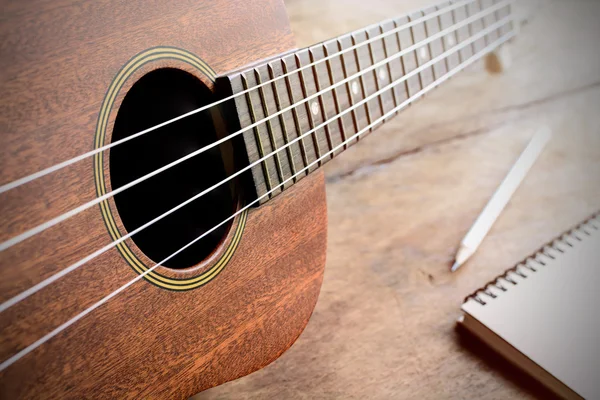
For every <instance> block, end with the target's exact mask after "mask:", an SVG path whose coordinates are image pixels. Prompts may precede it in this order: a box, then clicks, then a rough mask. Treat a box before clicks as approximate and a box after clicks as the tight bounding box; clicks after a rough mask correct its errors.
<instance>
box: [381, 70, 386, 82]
mask: <svg viewBox="0 0 600 400" xmlns="http://www.w3.org/2000/svg"><path fill="white" fill-rule="evenodd" d="M385 76H386V73H385V69H383V68H381V69H380V70H379V79H381V80H384V79H385Z"/></svg>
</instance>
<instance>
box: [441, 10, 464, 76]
mask: <svg viewBox="0 0 600 400" xmlns="http://www.w3.org/2000/svg"><path fill="white" fill-rule="evenodd" d="M449 5H450V3H444V4H442V5H440V6H439V8H445V7H448V6H449ZM453 16H454V11H453V10H452V11H450V12H445V13H443V14H442V15H440V17H439V23H440V30H442V31H443V30H446V29H448V28H450V27H452V25H454V24H455V22H454V18H453ZM457 44H458V36H457V34H456V31H453V32H451V33H449V34H447V35H446V36H445V37H444V40H443V41H442V45H443V48H444V52H446V51H448V50H451V49H452V48H453V47H455V46H456V45H457ZM461 62H462V60H460V52H458V51H454V52H453V53H451V54H450V55H449V56H448V57H446V67H447V68H448V71H452V70H453V69H454V68H456V66H458V65H459V64H460V63H461Z"/></svg>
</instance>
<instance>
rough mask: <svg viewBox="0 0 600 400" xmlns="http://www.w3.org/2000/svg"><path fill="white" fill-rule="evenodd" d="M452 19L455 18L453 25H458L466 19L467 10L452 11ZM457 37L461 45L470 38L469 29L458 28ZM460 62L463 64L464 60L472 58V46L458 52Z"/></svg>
mask: <svg viewBox="0 0 600 400" xmlns="http://www.w3.org/2000/svg"><path fill="white" fill-rule="evenodd" d="M454 11H455V12H454V17H455V24H459V23H461V22H462V21H464V20H465V19H467V8H466V6H465V7H459V8H456V9H455V10H454ZM457 35H458V42H459V43H462V42H464V41H466V40H468V39H469V38H470V37H471V34H470V33H469V27H468V26H463V27H461V28H459V29H458V30H457ZM459 55H460V62H461V63H462V62H464V61H466V60H468V59H469V58H471V57H472V56H473V46H472V45H470V46H465V47H463V48H462V49H461V50H460V52H459Z"/></svg>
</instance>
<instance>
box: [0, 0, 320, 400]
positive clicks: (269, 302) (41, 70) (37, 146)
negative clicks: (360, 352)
mask: <svg viewBox="0 0 600 400" xmlns="http://www.w3.org/2000/svg"><path fill="white" fill-rule="evenodd" d="M0 37H2V38H5V39H6V40H2V41H1V42H2V43H1V44H0V46H1V48H0V51H1V54H2V57H0V71H2V72H1V75H0V85H1V86H0V88H1V91H2V93H3V95H2V98H1V99H0V125H1V126H2V135H0V182H2V183H7V182H10V181H11V180H13V179H15V178H19V177H21V176H24V175H27V174H30V173H33V172H35V171H38V170H40V169H43V168H46V167H48V166H50V165H53V164H54V163H56V162H60V161H63V160H65V159H68V158H70V157H73V156H76V155H79V154H81V153H83V152H86V151H89V150H91V149H92V148H93V146H94V138H95V136H94V135H95V131H96V127H97V123H98V119H99V114H100V111H101V105H102V104H103V101H104V99H105V96H106V95H107V90H108V88H109V87H110V85H111V82H113V79H115V76H117V74H118V73H119V71H120V70H121V68H122V67H123V66H124V65H125V64H126V63H127V62H128V61H129V60H131V59H132V58H133V57H134V56H136V54H140V53H141V52H143V51H146V50H147V49H149V48H154V47H156V46H170V47H175V48H178V49H185V50H186V51H188V52H191V53H193V54H194V55H195V56H197V57H199V58H201V59H202V60H203V61H204V62H205V63H206V64H208V65H209V66H210V67H212V69H213V70H214V71H215V73H216V74H225V73H226V72H227V71H229V70H235V69H240V68H241V67H243V66H244V65H246V64H248V63H250V62H254V61H256V60H257V59H265V58H269V57H272V56H274V55H277V54H281V53H283V52H286V51H289V50H290V49H292V48H293V47H294V40H293V36H292V35H291V31H290V29H289V25H288V19H287V16H286V13H285V8H284V5H283V3H281V2H280V1H277V0H260V1H253V2H250V3H249V2H246V1H211V2H192V1H185V2H178V3H177V4H175V3H165V2H160V1H152V2H144V3H143V4H142V3H136V2H113V1H100V2H94V3H85V2H64V1H60V2H47V1H43V0H39V1H33V2H27V3H18V2H9V3H7V4H5V5H3V23H2V24H1V26H0ZM163 67H171V68H180V69H183V70H185V71H187V72H189V73H191V74H193V75H194V76H196V77H197V78H198V79H200V80H202V81H203V82H204V83H205V84H206V85H208V86H209V87H211V85H212V82H211V79H213V78H214V77H211V76H209V75H208V74H206V73H202V72H201V71H200V70H199V69H198V68H196V67H193V66H191V64H190V63H188V62H183V61H181V60H179V61H178V60H175V59H160V60H157V61H155V62H149V63H148V64H145V65H144V66H142V67H141V68H139V69H138V70H136V71H135V72H134V73H133V74H132V75H131V76H130V78H129V79H128V80H127V81H126V82H125V84H124V85H123V88H122V89H121V91H120V92H119V93H118V95H117V97H116V100H115V102H114V105H113V107H112V109H111V110H110V113H109V121H108V127H107V132H108V133H107V137H106V139H105V143H108V142H109V141H110V133H111V131H112V126H113V124H114V118H115V116H116V112H117V110H118V107H119V105H120V104H121V102H122V100H123V97H124V95H125V94H126V92H127V90H128V89H129V88H130V87H131V85H132V84H133V83H134V82H135V81H136V80H137V79H139V78H140V77H141V76H143V75H144V74H145V73H147V72H149V71H151V70H154V69H157V68H163ZM108 159H109V155H107V156H105V157H104V164H103V165H102V167H103V168H104V173H105V175H107V176H108V174H107V172H108V171H107V168H108V165H109V160H108ZM93 174H94V169H93V165H92V160H91V159H88V160H86V161H85V162H80V163H78V164H75V165H73V166H72V167H69V168H66V169H64V170H62V171H60V172H59V173H57V174H53V175H50V176H48V177H45V178H42V179H39V180H37V181H35V182H32V183H31V184H27V185H24V186H22V187H20V188H18V189H15V190H13V191H10V192H7V193H4V194H2V197H1V198H0V215H1V216H2V217H1V221H0V222H1V229H0V240H2V241H3V240H6V239H8V238H10V237H12V236H14V235H15V234H18V233H21V232H24V231H26V230H27V229H30V228H31V227H33V226H36V225H37V224H39V223H41V222H43V221H46V220H48V219H50V218H53V217H55V216H57V215H60V214H61V213H63V212H65V211H67V210H69V209H71V208H73V207H75V206H77V205H80V204H82V203H84V202H86V201H89V200H91V199H93V198H95V196H96V187H95V184H94V175H93ZM105 183H106V185H107V190H109V191H110V188H111V186H110V180H109V179H108V180H107V182H105ZM149 201H150V200H149ZM109 207H110V209H111V210H112V213H113V214H114V215H115V216H116V218H115V220H116V222H115V223H116V227H117V229H119V231H120V232H121V233H122V232H125V229H124V228H123V225H122V223H121V221H120V219H119V217H118V212H117V210H116V207H115V205H114V202H112V201H111V202H109ZM241 221H242V219H241V218H238V219H237V220H236V222H235V223H234V227H233V228H232V230H231V232H230V234H229V236H228V237H227V238H226V239H225V240H224V242H223V244H222V246H221V247H220V248H219V249H217V251H216V253H215V254H213V256H212V257H211V258H209V259H208V260H205V261H204V262H203V263H200V264H199V265H196V266H194V267H192V268H188V269H186V270H181V271H179V270H168V269H166V268H163V267H160V268H158V269H157V270H156V271H157V272H160V273H162V274H164V275H165V276H166V277H167V278H170V279H175V278H184V277H188V276H192V275H194V274H198V273H199V272H202V271H204V270H206V269H207V268H209V267H210V266H211V265H212V264H214V263H215V262H216V260H217V259H219V258H220V257H224V256H225V254H226V249H228V248H229V246H230V244H231V243H233V241H234V237H233V232H235V231H236V229H237V227H238V226H240V225H241V224H242V222H241ZM325 221H326V209H325V192H324V178H323V175H322V174H321V173H318V174H315V175H314V176H311V177H310V178H308V179H305V180H303V182H301V183H300V184H299V185H298V186H297V188H292V189H290V190H289V191H288V192H287V193H285V194H284V195H282V196H279V197H278V199H276V200H274V202H273V203H272V204H270V205H268V206H266V207H262V208H260V209H256V210H251V211H250V212H249V214H248V218H247V220H246V223H245V228H244V230H243V235H242V236H241V239H240V241H239V245H238V246H237V248H236V249H235V253H233V255H232V258H231V259H230V260H229V262H228V264H227V265H226V267H225V269H223V270H222V271H221V272H220V274H219V275H218V276H217V277H216V278H215V279H214V280H213V281H211V282H210V283H209V284H207V285H205V286H202V287H200V288H197V289H195V290H189V291H171V290H166V289H164V288H159V287H157V286H155V285H152V284H150V283H149V282H146V281H141V282H138V283H136V284H134V285H133V286H132V287H130V288H129V289H128V290H126V291H125V292H124V293H122V295H119V296H117V297H116V298H114V299H112V300H111V301H109V302H108V303H107V304H106V305H104V306H102V307H100V308H99V309H97V310H95V311H94V312H93V313H92V314H90V315H88V316H87V317H85V318H83V319H82V320H80V321H79V322H78V323H76V324H75V325H73V326H71V327H70V328H69V329H67V330H65V331H64V332H62V333H61V334H59V335H58V336H56V337H54V338H53V339H52V340H50V341H49V342H48V343H46V344H45V345H43V346H41V347H40V348H38V349H37V350H35V351H33V352H32V353H30V354H29V355H27V356H26V357H24V358H23V359H21V360H19V361H18V362H16V363H15V364H13V365H12V366H10V367H9V368H7V369H6V370H4V371H2V372H1V373H0V397H2V398H11V399H12V398H87V397H97V398H181V399H184V398H187V397H189V396H191V395H193V394H195V393H197V392H198V391H200V390H203V389H206V388H208V387H211V386H214V385H218V384H220V383H223V382H225V381H227V380H231V379H235V378H237V377H239V376H242V375H245V374H248V373H250V372H252V371H254V370H256V369H258V368H261V367H263V366H265V365H267V364H268V363H269V362H271V361H272V360H273V359H275V358H277V357H278V356H279V355H280V354H281V353H282V352H283V351H285V350H286V349H287V348H288V347H289V346H290V345H291V344H292V343H293V342H294V340H295V339H296V338H297V337H298V335H299V334H300V332H301V331H302V330H303V329H304V326H305V325H306V323H307V322H308V319H309V317H310V315H311V313H312V310H313V307H314V304H315V302H316V299H317V296H318V293H319V289H320V285H321V280H322V276H323V267H324V262H325V259H324V257H325V244H326V242H325V240H326V224H325ZM165 234H168V232H165ZM110 242H111V238H110V236H109V233H108V231H107V226H105V221H104V220H103V218H102V217H101V215H100V209H99V207H93V208H90V209H88V210H86V211H84V212H82V213H81V214H79V215H77V216H75V217H73V218H71V219H69V220H68V221H66V222H65V223H62V224H59V225H57V226H55V227H52V228H50V229H48V230H46V231H45V232H43V233H42V234H40V235H39V236H37V237H35V238H32V239H30V240H26V241H24V242H22V243H20V244H18V245H16V246H14V247H12V248H10V249H8V250H6V251H4V252H2V253H1V254H0V271H1V272H2V274H3V279H2V280H0V293H1V294H0V299H1V301H6V300H7V299H9V298H10V297H12V296H14V295H15V294H17V293H20V292H21V291H23V290H25V289H27V288H30V287H31V286H32V285H34V284H36V283H38V282H40V281H42V280H43V279H45V278H47V277H49V276H51V275H52V274H54V273H56V272H58V271H60V270H61V269H62V268H65V267H66V266H68V265H70V264H71V263H73V262H75V261H77V260H79V259H81V258H83V257H85V256H87V255H89V254H90V253H92V252H94V251H95V250H97V249H99V248H100V247H102V246H104V245H107V244H108V243H110ZM127 244H128V246H129V248H130V249H131V251H132V252H133V254H135V255H136V256H137V257H138V258H139V259H140V260H142V262H143V263H144V264H145V265H146V266H152V265H153V260H150V259H148V258H147V257H146V256H145V255H144V254H143V253H142V252H141V251H140V250H139V249H138V248H137V247H136V246H135V243H134V242H132V241H131V240H128V241H127ZM154 261H158V260H154ZM136 276H137V275H136V272H134V271H133V269H132V267H131V266H130V265H129V264H128V263H127V262H126V261H125V259H124V258H123V256H122V255H121V254H120V253H119V252H118V251H116V249H112V250H110V251H108V252H107V253H105V254H103V255H102V256H100V257H98V258H96V259H94V260H93V261H92V262H90V263H88V264H86V265H85V266H83V267H81V268H80V269H77V270H75V271H74V272H71V273H70V274H68V275H67V276H65V277H63V278H62V279H60V280H58V281H57V282H55V283H54V284H52V285H51V286H49V287H48V288H46V289H44V290H42V291H40V292H38V293H36V294H35V295H33V296H31V297H29V298H27V299H25V300H24V301H22V302H21V303H18V304H17V305H15V306H13V307H11V308H9V309H8V310H7V311H5V312H3V313H2V314H0V358H1V359H2V360H5V359H7V358H8V357H10V356H11V355H13V354H15V352H17V351H19V350H21V349H23V348H25V347H26V346H28V345H30V344H31V343H33V342H35V341H36V340H37V339H39V338H40V337H42V336H43V335H45V334H46V333H48V332H50V331H51V330H52V329H54V328H56V327H57V326H59V325H60V324H62V323H64V322H65V321H67V320H69V319H70V318H72V317H73V316H75V315H77V314H78V313H79V312H81V311H83V310H84V309H85V308H87V307H89V306H91V305H92V304H94V302H96V301H98V300H100V299H101V298H103V297H104V296H106V295H108V294H109V293H111V292H112V291H113V290H116V289H117V288H119V287H120V286H121V285H123V284H125V283H126V282H128V281H130V280H132V279H133V278H135V277H136Z"/></svg>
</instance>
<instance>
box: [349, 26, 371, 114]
mask: <svg viewBox="0 0 600 400" xmlns="http://www.w3.org/2000/svg"><path fill="white" fill-rule="evenodd" d="M350 36H351V38H352V45H353V46H355V45H356V44H357V39H356V37H355V36H354V34H352V35H350ZM361 49H364V46H361V47H358V48H355V49H354V51H353V53H354V60H355V62H356V69H355V71H356V73H359V75H358V82H359V83H360V91H359V93H360V96H359V94H358V93H355V94H356V95H357V97H359V101H361V100H364V99H365V98H367V96H368V94H367V93H368V92H367V88H366V85H365V75H364V74H362V73H360V71H362V68H361V63H360V55H359V54H360V51H359V50H361ZM370 103H371V101H367V102H366V103H365V104H364V106H365V114H366V117H367V123H366V125H367V126H370V125H371V107H370Z"/></svg>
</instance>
